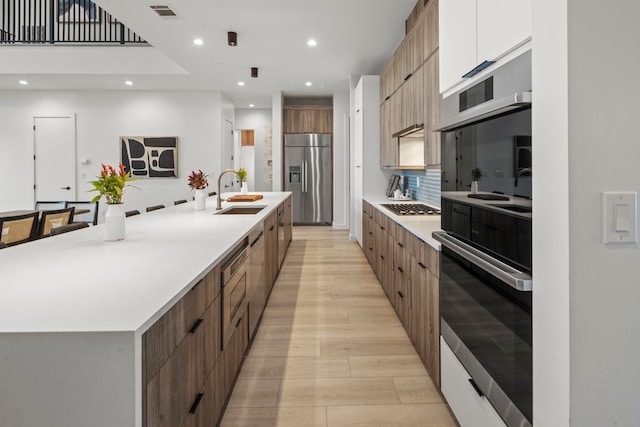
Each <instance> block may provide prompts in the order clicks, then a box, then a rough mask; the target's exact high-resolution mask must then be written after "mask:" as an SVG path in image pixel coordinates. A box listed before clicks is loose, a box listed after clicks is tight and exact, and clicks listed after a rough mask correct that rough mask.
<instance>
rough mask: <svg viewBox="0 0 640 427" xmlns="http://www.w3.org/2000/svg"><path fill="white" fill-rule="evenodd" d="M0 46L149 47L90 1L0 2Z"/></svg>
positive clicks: (7, 0)
mask: <svg viewBox="0 0 640 427" xmlns="http://www.w3.org/2000/svg"><path fill="white" fill-rule="evenodd" d="M0 2H1V3H2V7H1V8H0V45H1V44H16V43H22V44H44V43H49V44H54V43H56V44H146V43H147V42H146V41H145V40H144V39H142V37H140V36H139V35H137V34H136V33H135V32H133V31H131V30H130V29H129V28H127V27H126V26H125V25H124V24H123V23H122V22H119V21H118V20H117V19H116V18H114V17H113V16H111V15H110V14H109V13H107V12H106V11H105V10H104V9H102V8H100V7H98V6H97V5H96V4H95V3H94V2H92V1H91V0H0Z"/></svg>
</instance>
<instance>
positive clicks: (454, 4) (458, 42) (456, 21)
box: [439, 0, 478, 93]
mask: <svg viewBox="0 0 640 427" xmlns="http://www.w3.org/2000/svg"><path fill="white" fill-rule="evenodd" d="M439 17H440V18H439V19H440V21H439V40H440V93H442V92H444V91H445V90H446V89H449V87H451V86H453V85H454V84H455V83H457V82H458V81H459V80H460V79H461V78H462V75H463V74H465V73H466V72H468V71H469V70H471V69H472V68H473V67H475V66H476V65H478V62H477V59H478V57H477V48H476V0H448V1H442V2H440V12H439Z"/></svg>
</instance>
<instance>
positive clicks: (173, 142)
mask: <svg viewBox="0 0 640 427" xmlns="http://www.w3.org/2000/svg"><path fill="white" fill-rule="evenodd" d="M120 162H121V163H122V164H123V165H124V169H125V171H127V172H129V171H130V172H131V176H132V177H135V178H177V177H178V137H176V136H161V137H147V136H121V137H120Z"/></svg>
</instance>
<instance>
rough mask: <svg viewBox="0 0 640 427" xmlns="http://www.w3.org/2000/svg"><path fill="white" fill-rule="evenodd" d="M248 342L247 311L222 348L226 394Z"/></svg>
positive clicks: (231, 384)
mask: <svg viewBox="0 0 640 427" xmlns="http://www.w3.org/2000/svg"><path fill="white" fill-rule="evenodd" d="M248 344H249V322H248V319H247V312H246V308H245V312H244V314H243V315H242V317H240V319H239V320H238V321H237V323H236V325H235V330H234V331H233V335H232V336H231V338H230V339H229V342H228V343H227V345H226V347H225V348H224V364H225V372H224V389H225V394H228V393H229V391H230V390H231V387H232V386H233V382H234V381H235V379H236V375H237V373H238V370H239V369H240V365H242V358H243V356H244V351H245V350H246V349H247V345H248Z"/></svg>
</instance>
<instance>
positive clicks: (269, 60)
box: [0, 0, 416, 108]
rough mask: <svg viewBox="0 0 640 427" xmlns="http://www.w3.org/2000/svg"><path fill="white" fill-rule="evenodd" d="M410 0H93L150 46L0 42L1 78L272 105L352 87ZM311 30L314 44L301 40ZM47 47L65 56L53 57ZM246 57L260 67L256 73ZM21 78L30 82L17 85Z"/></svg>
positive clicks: (391, 38)
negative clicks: (214, 95)
mask: <svg viewBox="0 0 640 427" xmlns="http://www.w3.org/2000/svg"><path fill="white" fill-rule="evenodd" d="M415 1H416V0H318V1H314V2H311V1H308V0H169V1H167V2H163V1H161V0H156V1H154V0H142V1H139V0H136V1H133V0H97V1H96V3H97V4H98V5H100V6H101V7H103V8H104V9H105V10H107V11H108V12H109V13H111V14H112V15H113V16H115V17H117V18H118V19H119V20H120V21H122V22H124V23H125V24H126V25H127V26H128V27H129V28H131V29H132V30H134V31H135V32H137V33H138V34H139V35H140V36H142V37H143V38H144V39H145V40H147V41H148V42H149V43H150V44H151V45H152V46H153V48H143V47H132V48H128V49H127V48H120V47H114V48H105V47H71V48H69V47H67V48H65V47H61V46H53V47H50V48H49V47H39V48H37V47H31V46H29V47H21V46H4V47H3V46H0V88H2V89H19V90H33V89H65V90H74V89H75V90H85V89H100V90H132V89H141V90H157V89H166V90H221V91H222V92H224V93H225V94H226V95H227V96H229V97H230V98H231V99H232V100H233V101H234V103H235V105H236V108H243V107H248V105H249V104H250V103H252V104H255V105H256V107H263V108H269V107H270V106H271V96H272V94H274V93H277V92H280V91H281V92H283V93H284V94H285V95H295V96H321V95H331V94H332V93H333V92H334V91H336V90H341V89H347V88H348V87H349V86H348V82H349V76H352V75H363V74H379V73H380V72H381V71H382V68H383V66H384V64H385V63H386V62H387V61H388V60H389V58H390V57H391V55H392V54H393V52H394V50H395V49H396V48H397V47H398V45H399V44H400V41H401V40H402V38H403V36H404V20H405V18H406V17H407V16H408V15H409V13H410V12H411V9H412V7H413V5H414V4H415ZM154 4H166V5H169V6H170V7H171V8H172V9H173V10H174V11H175V12H176V13H177V14H178V15H179V16H178V18H161V17H159V16H157V15H156V14H155V12H153V11H152V10H151V9H150V8H149V6H150V5H154ZM228 31H236V32H237V33H238V46H236V47H229V46H227V32H228ZM194 38H201V39H203V40H204V45H203V46H195V45H194V44H193V39H194ZM309 38H314V39H316V40H317V42H318V45H317V46H316V47H314V48H312V47H309V46H307V40H308V39H309ZM55 49H58V50H55ZM70 50H71V52H69V51H70ZM149 50H153V52H148V51H149ZM3 56H4V58H3ZM52 56H53V57H55V58H63V59H64V60H60V61H57V62H58V66H57V67H53V66H52V65H51V64H55V63H56V61H52V59H51V57H52ZM96 57H101V58H104V59H103V60H102V61H99V60H96ZM136 58H138V60H137V61H136V60H135V59H136ZM60 63H62V64H63V65H61V64H60ZM149 64H153V66H152V67H151V66H150V65H149ZM36 65H37V66H36ZM64 65H66V69H64V68H65V66H64ZM251 67H258V68H259V70H260V75H259V78H258V79H252V78H251V77H250V68H251ZM150 68H153V70H150ZM20 79H26V80H28V81H29V85H28V86H24V87H20V86H19V85H18V84H17V82H18V80H20ZM124 80H132V81H133V82H134V85H133V86H131V87H126V86H124V84H123V81H124ZM238 81H244V82H245V86H244V87H239V86H238V85H237V82H238ZM307 81H310V82H312V83H313V85H312V86H311V87H307V86H305V82H307Z"/></svg>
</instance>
